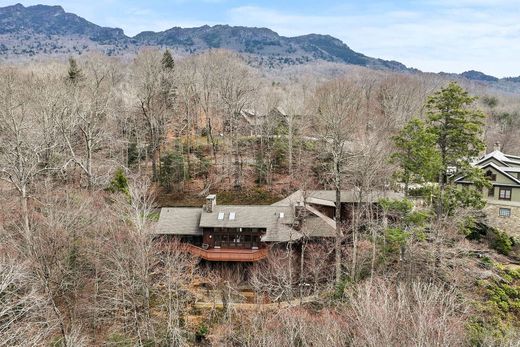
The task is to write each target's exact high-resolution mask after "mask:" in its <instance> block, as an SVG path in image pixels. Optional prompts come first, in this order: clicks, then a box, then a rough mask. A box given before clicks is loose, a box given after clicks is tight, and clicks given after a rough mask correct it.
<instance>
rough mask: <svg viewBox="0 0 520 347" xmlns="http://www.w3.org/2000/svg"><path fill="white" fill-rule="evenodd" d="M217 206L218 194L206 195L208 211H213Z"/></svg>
mask: <svg viewBox="0 0 520 347" xmlns="http://www.w3.org/2000/svg"><path fill="white" fill-rule="evenodd" d="M215 206H217V196H216V195H215V194H210V195H208V196H206V212H208V213H213V210H214V209H215Z"/></svg>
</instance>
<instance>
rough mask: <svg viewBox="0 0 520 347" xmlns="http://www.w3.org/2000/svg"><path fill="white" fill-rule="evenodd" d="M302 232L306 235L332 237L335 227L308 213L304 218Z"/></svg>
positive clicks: (334, 234) (334, 233)
mask: <svg viewBox="0 0 520 347" xmlns="http://www.w3.org/2000/svg"><path fill="white" fill-rule="evenodd" d="M302 233H304V234H305V235H307V237H334V236H336V228H332V227H331V226H330V225H328V224H327V223H325V221H324V220H323V219H321V218H320V217H318V216H314V215H309V216H308V217H307V218H305V222H304V224H303V229H302Z"/></svg>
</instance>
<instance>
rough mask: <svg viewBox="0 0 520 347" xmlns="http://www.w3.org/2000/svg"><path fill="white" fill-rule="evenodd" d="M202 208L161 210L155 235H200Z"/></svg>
mask: <svg viewBox="0 0 520 347" xmlns="http://www.w3.org/2000/svg"><path fill="white" fill-rule="evenodd" d="M201 214H202V208H200V207H197V208H190V207H174V208H162V209H161V214H160V215H159V222H158V223H157V228H156V233H157V234H172V235H202V230H201V229H200V228H199V222H200V216H201Z"/></svg>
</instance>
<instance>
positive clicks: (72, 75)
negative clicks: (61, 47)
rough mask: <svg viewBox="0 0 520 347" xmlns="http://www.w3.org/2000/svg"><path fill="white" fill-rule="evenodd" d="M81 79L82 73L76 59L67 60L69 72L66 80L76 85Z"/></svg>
mask: <svg viewBox="0 0 520 347" xmlns="http://www.w3.org/2000/svg"><path fill="white" fill-rule="evenodd" d="M82 78H83V72H82V71H81V69H80V68H79V66H78V63H77V62H76V59H74V58H73V57H70V58H69V70H68V71H67V79H68V80H69V81H70V82H72V83H77V82H79V81H80V80H81V79H82Z"/></svg>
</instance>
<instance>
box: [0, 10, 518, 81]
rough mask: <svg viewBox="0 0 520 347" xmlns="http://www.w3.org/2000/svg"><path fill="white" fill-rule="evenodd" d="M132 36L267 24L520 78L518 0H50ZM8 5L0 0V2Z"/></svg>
mask: <svg viewBox="0 0 520 347" xmlns="http://www.w3.org/2000/svg"><path fill="white" fill-rule="evenodd" d="M21 3H22V4H23V5H25V6H27V5H33V4H37V3H43V4H48V5H61V6H63V8H64V9H65V11H67V12H73V13H76V14H77V15H80V16H82V17H84V18H86V19H87V20H89V21H91V22H94V23H96V24H99V25H103V26H110V27H119V28H122V29H123V30H124V31H125V33H126V34H127V35H130V36H133V35H135V34H137V33H139V32H141V31H144V30H153V31H161V30H166V29H169V28H171V27H173V26H180V27H194V26H201V25H204V24H209V25H214V24H229V25H245V26H257V27H268V28H270V29H273V30H274V31H276V32H278V33H279V34H280V35H285V36H295V35H303V34H308V33H319V34H330V35H332V36H335V37H337V38H339V39H341V40H342V41H344V42H345V43H346V44H347V45H349V46H350V47H351V48H352V49H354V50H355V51H358V52H360V53H363V54H366V55H369V56H372V57H377V58H383V59H392V60H397V61H400V62H402V63H404V64H406V65H407V66H410V67H415V68H418V69H420V70H423V71H431V72H439V71H445V72H457V73H460V72H463V71H466V70H471V69H474V70H479V71H482V72H484V73H487V74H491V75H495V76H498V77H506V76H519V75H520V0H425V1H415V0H404V1H391V0H390V1H383V0H375V1H370V0H365V1H350V0H345V1H338V0H321V1H316V0H313V1H309V0H299V1H297V0H266V1H257V0H251V1H244V0H148V1H146V0H89V1H79V0H68V1H64V0H54V1H46V0H41V1H22V2H21ZM12 4H13V2H11V1H5V0H0V6H7V5H12Z"/></svg>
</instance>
